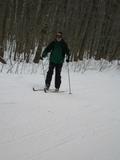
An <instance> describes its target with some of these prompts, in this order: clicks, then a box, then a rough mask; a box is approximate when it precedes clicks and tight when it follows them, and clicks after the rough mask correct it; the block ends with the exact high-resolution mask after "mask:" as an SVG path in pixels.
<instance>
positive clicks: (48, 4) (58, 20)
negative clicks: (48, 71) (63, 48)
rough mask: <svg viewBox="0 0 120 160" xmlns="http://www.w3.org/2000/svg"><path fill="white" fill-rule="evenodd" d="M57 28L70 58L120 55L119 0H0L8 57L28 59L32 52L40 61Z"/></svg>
mask: <svg viewBox="0 0 120 160" xmlns="http://www.w3.org/2000/svg"><path fill="white" fill-rule="evenodd" d="M57 31H62V32H63V34H64V39H66V40H67V42H68V45H69V47H70V50H71V55H72V57H71V58H72V60H73V61H77V60H82V59H83V58H84V57H85V58H91V57H93V58H95V59H96V60H99V59H101V58H103V59H106V60H109V61H112V60H115V59H120V0H59V1H58V0H4V1H3V0H0V46H1V47H3V48H4V50H5V49H6V46H7V44H8V42H9V44H11V45H10V48H9V49H10V52H9V54H10V55H9V58H11V54H12V53H13V52H14V60H17V59H19V57H20V55H21V54H24V60H25V61H26V62H29V60H30V57H31V55H33V54H34V53H35V54H36V55H35V58H36V59H38V61H39V57H40V53H41V51H42V47H43V46H44V45H46V44H48V42H50V41H51V37H52V38H54V35H55V33H56V32H57ZM36 46H37V47H38V49H37V52H35V48H36Z"/></svg>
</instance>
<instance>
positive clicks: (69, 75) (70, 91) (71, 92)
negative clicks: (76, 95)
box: [68, 63, 72, 94]
mask: <svg viewBox="0 0 120 160" xmlns="http://www.w3.org/2000/svg"><path fill="white" fill-rule="evenodd" d="M68 83H69V94H72V92H71V83H70V70H69V63H68Z"/></svg>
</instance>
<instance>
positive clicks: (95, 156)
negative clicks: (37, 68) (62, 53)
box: [0, 71, 120, 160]
mask: <svg viewBox="0 0 120 160" xmlns="http://www.w3.org/2000/svg"><path fill="white" fill-rule="evenodd" d="M43 85H44V78H43V75H39V74H31V75H23V74H22V75H20V74H19V75H14V74H0V160H119V159H120V74H118V73H117V72H115V71H113V72H112V71H111V72H107V71H106V72H97V71H87V72H85V73H84V74H81V73H79V72H77V73H73V72H72V73H71V86H72V95H70V94H68V79H67V73H66V72H65V71H64V72H63V73H62V85H61V90H65V91H66V92H64V93H48V94H46V93H44V92H33V91H32V87H41V86H43ZM52 88H53V83H52Z"/></svg>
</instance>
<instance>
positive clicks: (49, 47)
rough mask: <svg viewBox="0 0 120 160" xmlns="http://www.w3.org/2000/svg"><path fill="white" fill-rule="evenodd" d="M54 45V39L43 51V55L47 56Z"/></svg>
mask: <svg viewBox="0 0 120 160" xmlns="http://www.w3.org/2000/svg"><path fill="white" fill-rule="evenodd" d="M53 47H54V41H52V42H51V43H50V44H49V45H48V46H47V47H46V48H45V49H44V51H43V53H42V57H46V56H47V54H48V53H49V52H51V50H52V49H53Z"/></svg>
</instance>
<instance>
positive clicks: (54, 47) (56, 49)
mask: <svg viewBox="0 0 120 160" xmlns="http://www.w3.org/2000/svg"><path fill="white" fill-rule="evenodd" d="M49 52H50V59H49V69H48V72H47V76H46V80H45V88H44V91H47V90H49V87H50V84H51V80H52V75H53V71H54V69H55V91H56V92H58V91H59V88H60V85H61V70H62V66H63V62H64V58H65V55H66V62H67V63H68V62H69V58H70V53H69V48H68V45H67V43H66V42H65V41H64V39H63V36H62V32H57V33H56V37H55V40H53V41H52V42H51V43H50V44H49V45H48V46H47V47H46V48H45V49H44V51H43V53H42V56H41V57H40V59H41V60H43V58H45V57H46V56H47V55H48V53H49Z"/></svg>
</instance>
